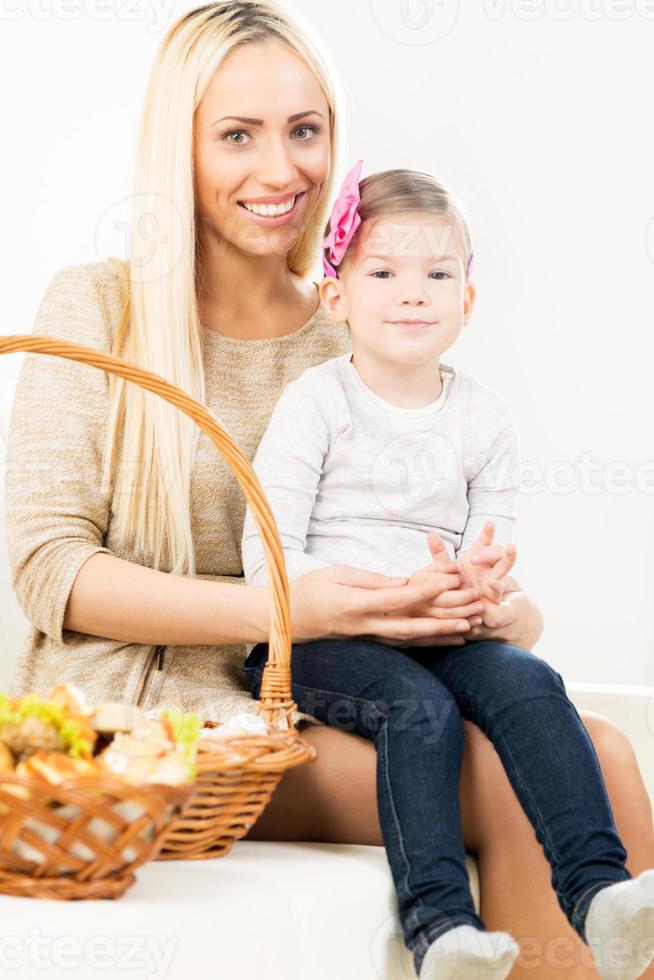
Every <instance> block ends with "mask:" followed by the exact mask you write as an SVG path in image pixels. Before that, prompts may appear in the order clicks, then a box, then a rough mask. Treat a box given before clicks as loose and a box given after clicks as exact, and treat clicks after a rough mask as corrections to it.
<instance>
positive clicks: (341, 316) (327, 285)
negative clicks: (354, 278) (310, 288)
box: [318, 276, 347, 322]
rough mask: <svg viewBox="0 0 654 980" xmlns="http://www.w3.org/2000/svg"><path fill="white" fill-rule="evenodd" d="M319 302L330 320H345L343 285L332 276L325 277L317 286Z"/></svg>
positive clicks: (345, 309) (345, 307) (345, 308)
mask: <svg viewBox="0 0 654 980" xmlns="http://www.w3.org/2000/svg"><path fill="white" fill-rule="evenodd" d="M318 291H319V293H320V302H321V303H322V305H323V306H324V307H325V310H326V311H327V313H328V314H329V316H330V317H331V319H332V320H336V321H338V322H341V321H343V320H347V306H346V305H345V293H344V290H343V283H342V281H341V280H340V279H335V278H334V276H325V278H324V279H323V280H322V282H321V283H319V285H318Z"/></svg>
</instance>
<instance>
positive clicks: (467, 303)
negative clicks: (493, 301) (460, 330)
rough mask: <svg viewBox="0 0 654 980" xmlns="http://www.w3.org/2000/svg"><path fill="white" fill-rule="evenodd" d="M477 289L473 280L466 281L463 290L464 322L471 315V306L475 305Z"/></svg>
mask: <svg viewBox="0 0 654 980" xmlns="http://www.w3.org/2000/svg"><path fill="white" fill-rule="evenodd" d="M476 295H477V290H476V289H475V284H474V282H470V281H468V282H467V283H466V285H465V289H464V291H463V323H464V324H466V323H467V322H468V320H469V319H470V317H471V315H472V308H473V306H474V305H475V296H476Z"/></svg>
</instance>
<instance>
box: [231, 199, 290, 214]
mask: <svg viewBox="0 0 654 980" xmlns="http://www.w3.org/2000/svg"><path fill="white" fill-rule="evenodd" d="M241 203H242V204H243V207H244V208H247V210H248V211H252V212H253V214H260V215H263V216H264V217H268V218H273V217H275V216H276V215H279V214H288V212H289V211H290V210H291V208H292V207H293V205H294V204H295V198H294V197H292V198H291V199H290V201H287V202H286V204H248V203H247V201H242V202H241Z"/></svg>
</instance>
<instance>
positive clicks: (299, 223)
mask: <svg viewBox="0 0 654 980" xmlns="http://www.w3.org/2000/svg"><path fill="white" fill-rule="evenodd" d="M329 155H330V139H329V107H328V104H327V100H326V98H325V96H324V94H323V91H322V89H321V87H320V84H319V82H318V79H317V78H316V76H315V75H314V73H313V72H312V71H311V69H310V68H309V67H308V66H307V65H306V64H305V62H304V61H303V60H302V58H301V57H300V56H299V55H297V54H296V53H295V52H294V51H293V49H292V48H290V47H289V46H288V45H287V44H286V43H285V42H283V41H281V40H277V39H271V40H269V41H266V42H265V43H261V44H258V43H257V44H248V45H244V46H243V47H240V48H236V49H235V50H233V51H231V52H230V54H229V55H228V56H227V57H226V58H225V60H224V61H223V63H222V64H221V66H220V68H219V69H218V70H217V71H216V73H215V75H214V77H213V79H212V80H211V83H210V84H209V87H208V88H207V91H206V92H205V94H204V96H203V98H202V100H201V102H200V104H199V105H198V107H197V110H196V113H195V120H194V168H195V199H196V210H197V220H198V234H199V236H200V239H201V242H202V245H203V248H205V249H206V248H208V249H209V252H210V254H224V252H225V250H226V248H228V247H229V246H230V245H231V246H235V247H236V248H237V249H238V250H239V251H242V252H246V253H248V254H250V255H271V254H280V255H286V254H287V253H288V251H289V250H290V249H291V247H292V246H293V244H294V242H295V241H296V239H297V238H298V236H299V235H300V234H301V232H302V229H303V228H304V226H305V225H306V223H307V221H308V219H309V216H310V214H311V213H312V212H313V210H314V209H315V207H316V205H317V203H318V202H319V200H320V198H321V197H322V195H323V193H324V189H325V185H326V182H327V179H328V177H329ZM289 209H290V210H289ZM255 211H258V212H259V213H258V214H257V213H254V212H255ZM261 212H263V214H262V213H261Z"/></svg>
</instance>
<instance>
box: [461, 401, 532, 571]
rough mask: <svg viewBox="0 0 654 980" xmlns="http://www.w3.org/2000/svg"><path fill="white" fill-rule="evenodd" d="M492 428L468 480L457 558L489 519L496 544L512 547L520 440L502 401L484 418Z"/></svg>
mask: <svg viewBox="0 0 654 980" xmlns="http://www.w3.org/2000/svg"><path fill="white" fill-rule="evenodd" d="M485 418H486V420H487V421H489V424H490V425H491V430H492V431H491V438H490V448H489V451H488V452H487V453H486V458H485V461H484V463H483V465H482V466H481V468H480V469H479V471H478V472H477V473H476V475H475V476H474V477H473V478H472V479H471V480H469V481H468V518H467V521H466V525H465V528H464V531H463V536H462V538H461V544H460V545H459V548H458V549H457V551H456V556H457V557H458V556H459V555H462V554H463V553H464V552H465V551H467V550H468V548H469V547H470V545H471V544H472V543H473V542H474V541H475V540H476V539H477V538H478V537H479V535H480V534H481V531H482V529H483V526H484V524H485V523H486V521H487V520H493V521H494V523H495V536H494V538H493V543H494V544H500V545H507V544H510V543H511V541H512V537H513V528H514V525H515V522H516V521H517V519H518V513H517V504H518V496H519V492H520V441H519V436H518V431H517V429H516V425H515V421H514V419H513V415H512V414H511V411H510V409H509V407H508V405H507V404H506V402H505V401H504V400H503V399H499V398H498V400H497V402H496V405H495V410H493V409H490V410H489V412H488V414H487V415H486V416H485Z"/></svg>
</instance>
